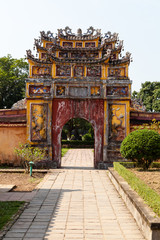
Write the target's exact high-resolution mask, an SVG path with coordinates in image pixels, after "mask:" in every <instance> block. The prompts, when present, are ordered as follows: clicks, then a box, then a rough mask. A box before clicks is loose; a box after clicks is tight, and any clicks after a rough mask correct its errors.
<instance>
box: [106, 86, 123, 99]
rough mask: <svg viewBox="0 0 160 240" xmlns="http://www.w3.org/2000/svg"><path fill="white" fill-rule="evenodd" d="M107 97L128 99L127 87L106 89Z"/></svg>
mask: <svg viewBox="0 0 160 240" xmlns="http://www.w3.org/2000/svg"><path fill="white" fill-rule="evenodd" d="M106 95H107V96H108V95H109V96H117V97H128V87H127V86H124V87H107V94H106Z"/></svg>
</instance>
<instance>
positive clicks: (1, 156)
mask: <svg viewBox="0 0 160 240" xmlns="http://www.w3.org/2000/svg"><path fill="white" fill-rule="evenodd" d="M25 142H26V126H20V125H17V126H15V124H6V126H0V163H1V164H7V165H15V166H16V165H19V161H18V159H17V157H16V155H15V153H14V148H15V147H18V145H19V143H25Z"/></svg>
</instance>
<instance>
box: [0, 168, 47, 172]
mask: <svg viewBox="0 0 160 240" xmlns="http://www.w3.org/2000/svg"><path fill="white" fill-rule="evenodd" d="M0 172H3V173H24V172H25V169H16V168H14V169H7V168H6V169H0ZM32 172H33V173H48V172H49V169H33V170H32Z"/></svg>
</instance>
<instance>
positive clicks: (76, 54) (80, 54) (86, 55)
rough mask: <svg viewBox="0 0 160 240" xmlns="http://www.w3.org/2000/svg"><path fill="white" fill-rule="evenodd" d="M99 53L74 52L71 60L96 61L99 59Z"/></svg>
mask: <svg viewBox="0 0 160 240" xmlns="http://www.w3.org/2000/svg"><path fill="white" fill-rule="evenodd" d="M98 57H99V54H98V52H74V53H71V58H87V59H89V58H90V59H94V58H98Z"/></svg>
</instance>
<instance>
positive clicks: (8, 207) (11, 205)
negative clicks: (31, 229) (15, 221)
mask: <svg viewBox="0 0 160 240" xmlns="http://www.w3.org/2000/svg"><path fill="white" fill-rule="evenodd" d="M23 204H24V202H17V201H14V202H0V230H1V229H2V227H3V226H4V225H5V224H6V223H7V222H9V220H10V219H11V218H12V216H13V215H14V214H15V213H16V212H17V211H18V209H19V208H20V207H21V206H22V205H23Z"/></svg>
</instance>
